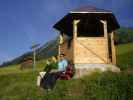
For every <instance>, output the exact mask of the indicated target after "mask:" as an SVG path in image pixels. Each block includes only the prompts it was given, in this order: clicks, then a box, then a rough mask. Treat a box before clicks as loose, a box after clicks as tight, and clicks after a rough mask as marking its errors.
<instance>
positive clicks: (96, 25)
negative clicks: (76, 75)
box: [54, 6, 119, 69]
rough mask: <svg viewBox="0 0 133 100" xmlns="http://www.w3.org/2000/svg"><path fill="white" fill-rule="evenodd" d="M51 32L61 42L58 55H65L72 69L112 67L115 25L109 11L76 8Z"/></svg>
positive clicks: (113, 17)
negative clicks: (58, 36) (60, 39)
mask: <svg viewBox="0 0 133 100" xmlns="http://www.w3.org/2000/svg"><path fill="white" fill-rule="evenodd" d="M54 28H55V29H57V30H59V31H60V37H62V38H63V40H64V42H63V43H61V44H60V45H59V54H60V53H65V55H66V58H67V59H68V60H69V61H71V62H72V63H73V64H74V65H75V67H76V69H79V68H81V69H83V68H89V67H93V66H101V65H102V66H103V65H105V64H113V65H115V64H116V53H115V45H114V31H115V30H116V29H118V28H119V24H118V23H117V21H116V18H115V16H114V15H113V13H112V12H111V11H108V10H103V9H99V8H95V7H92V6H85V7H81V8H77V9H74V10H72V11H70V12H69V13H68V14H67V15H66V16H64V17H63V18H62V19H61V20H60V21H59V22H57V23H56V24H55V25H54ZM102 66H101V67H102Z"/></svg>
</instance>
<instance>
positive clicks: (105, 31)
mask: <svg viewBox="0 0 133 100" xmlns="http://www.w3.org/2000/svg"><path fill="white" fill-rule="evenodd" d="M100 22H101V23H102V24H103V28H104V37H105V39H106V57H107V63H110V60H109V47H108V46H109V44H108V31H107V21H106V20H100Z"/></svg>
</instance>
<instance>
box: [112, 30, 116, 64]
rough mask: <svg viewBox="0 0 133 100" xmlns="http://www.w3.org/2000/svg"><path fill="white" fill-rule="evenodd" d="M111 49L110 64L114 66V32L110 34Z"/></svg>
mask: <svg viewBox="0 0 133 100" xmlns="http://www.w3.org/2000/svg"><path fill="white" fill-rule="evenodd" d="M111 47H112V63H113V64H114V65H115V64H116V50H115V44H114V32H112V33H111Z"/></svg>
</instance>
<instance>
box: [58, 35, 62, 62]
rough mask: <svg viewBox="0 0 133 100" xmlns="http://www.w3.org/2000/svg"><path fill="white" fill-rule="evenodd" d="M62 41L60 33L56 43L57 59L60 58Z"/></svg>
mask: <svg viewBox="0 0 133 100" xmlns="http://www.w3.org/2000/svg"><path fill="white" fill-rule="evenodd" d="M62 43H63V36H62V35H61V34H60V35H59V44H58V56H59V59H58V60H60V54H61V44H62Z"/></svg>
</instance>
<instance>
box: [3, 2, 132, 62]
mask: <svg viewBox="0 0 133 100" xmlns="http://www.w3.org/2000/svg"><path fill="white" fill-rule="evenodd" d="M86 5H92V6H95V7H97V8H103V9H107V10H112V12H113V13H114V14H115V16H116V18H117V20H118V21H119V23H120V25H121V26H126V27H133V11H132V10H133V0H0V63H2V62H3V61H8V60H11V59H13V58H15V57H17V56H20V55H22V54H23V53H25V52H27V51H30V46H31V45H32V44H33V43H40V44H42V45H43V44H45V43H46V42H47V41H49V40H51V39H54V38H55V37H56V36H57V35H58V33H59V32H58V31H57V30H55V29H53V28H52V26H53V25H54V24H55V23H56V22H57V21H59V19H61V18H62V17H63V16H64V15H66V14H67V13H68V12H69V11H70V10H71V9H75V8H77V7H80V6H86Z"/></svg>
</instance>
